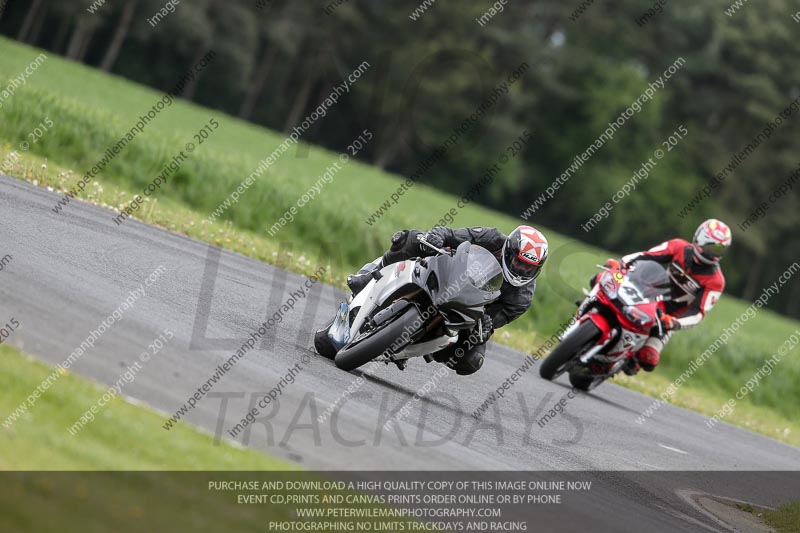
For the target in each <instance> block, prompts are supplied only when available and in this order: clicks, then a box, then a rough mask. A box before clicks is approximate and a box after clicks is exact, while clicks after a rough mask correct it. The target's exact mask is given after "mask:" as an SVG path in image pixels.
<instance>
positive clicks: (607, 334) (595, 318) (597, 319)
mask: <svg viewBox="0 0 800 533" xmlns="http://www.w3.org/2000/svg"><path fill="white" fill-rule="evenodd" d="M586 320H591V321H592V322H594V325H595V326H597V329H599V330H600V331H601V332H602V333H603V335H602V336H601V337H600V339H599V340H598V341H597V344H603V343H605V342H608V340H609V339H610V338H611V331H612V330H611V324H609V323H608V320H606V319H605V317H604V316H603V315H601V314H600V313H589V314H586V315H583V316H582V317H581V319H580V321H581V322H585V321H586Z"/></svg>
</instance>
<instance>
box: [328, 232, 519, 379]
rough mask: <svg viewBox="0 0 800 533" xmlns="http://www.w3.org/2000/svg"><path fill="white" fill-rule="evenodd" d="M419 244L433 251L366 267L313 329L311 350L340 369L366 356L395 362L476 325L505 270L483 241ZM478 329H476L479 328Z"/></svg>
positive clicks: (423, 353) (426, 352)
mask: <svg viewBox="0 0 800 533" xmlns="http://www.w3.org/2000/svg"><path fill="white" fill-rule="evenodd" d="M419 241H420V243H422V244H423V245H425V246H428V247H429V248H431V249H432V250H435V251H436V252H437V253H438V255H435V256H431V257H422V258H414V259H408V260H406V261H401V262H399V263H395V264H392V265H389V266H386V267H384V268H382V269H380V270H376V271H374V272H372V278H373V279H371V280H370V281H369V283H368V284H367V285H366V287H364V289H362V290H361V292H359V293H358V294H357V295H356V296H354V297H353V296H351V297H350V298H349V299H348V301H347V302H343V303H342V304H341V305H340V306H339V310H338V312H337V313H336V316H335V317H334V318H333V320H332V321H331V322H329V323H328V325H327V326H325V327H324V328H322V329H320V330H318V331H317V332H316V334H315V335H314V347H315V349H316V350H317V353H319V354H320V355H322V356H324V357H327V358H329V359H333V360H334V362H335V363H336V366H337V367H339V368H341V369H342V370H348V371H349V370H353V369H356V368H358V367H360V366H362V365H365V364H367V363H368V362H370V361H373V360H375V361H380V362H384V363H386V364H388V363H395V364H397V366H398V367H399V368H400V369H401V370H403V369H404V368H405V366H406V364H407V362H408V360H409V359H412V358H414V357H424V358H425V360H426V361H428V362H430V361H432V360H433V359H432V357H431V356H432V354H435V353H436V352H438V351H440V350H443V349H445V348H447V347H449V346H451V345H453V344H454V343H455V342H456V341H457V340H458V336H459V332H460V331H463V330H471V329H473V328H474V327H475V325H476V324H478V328H480V318H481V316H483V314H484V312H485V308H486V306H487V305H489V304H491V303H492V302H494V301H495V300H497V299H498V298H499V297H500V286H501V285H502V284H503V272H502V269H501V268H500V264H499V263H498V261H497V259H495V257H494V255H492V254H491V252H489V251H488V250H486V249H485V248H483V247H481V246H478V245H474V244H471V243H469V242H464V243H461V244H460V245H459V246H458V248H457V249H455V250H444V249H441V248H437V247H435V246H432V245H431V244H429V243H428V242H427V241H425V240H424V238H422V236H421V235H420V237H419ZM478 333H479V335H482V332H481V331H479V332H478Z"/></svg>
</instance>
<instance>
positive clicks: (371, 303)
mask: <svg viewBox="0 0 800 533" xmlns="http://www.w3.org/2000/svg"><path fill="white" fill-rule="evenodd" d="M415 263H416V262H415V261H413V260H406V261H401V262H400V263H394V264H392V265H389V266H386V267H383V268H382V269H381V270H380V273H381V276H382V277H381V279H379V280H375V279H373V280H371V281H370V282H369V283H368V284H367V286H366V287H364V289H362V290H361V292H359V293H358V294H357V295H356V297H355V298H353V301H352V302H350V309H354V308H356V307H358V308H359V310H358V314H356V317H355V319H354V320H353V323H352V324H351V326H350V335H351V339H354V338H355V337H356V333H357V332H358V331H359V330H360V329H361V326H363V325H364V322H365V321H366V320H367V318H368V317H369V316H370V315H371V314H372V312H373V311H374V310H375V308H376V307H379V306H380V305H381V304H383V303H384V302H385V301H386V298H388V297H389V296H390V295H392V294H394V292H395V291H397V289H398V288H400V287H402V286H403V285H408V284H410V283H412V280H411V278H412V275H413V272H414V265H415ZM457 339H458V336H454V337H448V336H442V337H440V338H438V339H433V340H429V341H426V342H424V343H420V344H413V345H410V346H408V347H407V348H406V349H405V350H403V351H402V352H400V353H399V354H397V356H395V357H394V358H395V359H404V358H411V357H419V356H423V355H427V354H431V353H434V352H437V351H439V350H441V349H442V348H446V347H447V346H449V345H450V344H452V343H454V342H455V341H456V340H457Z"/></svg>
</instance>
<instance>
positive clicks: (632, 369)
mask: <svg viewBox="0 0 800 533" xmlns="http://www.w3.org/2000/svg"><path fill="white" fill-rule="evenodd" d="M639 368H640V367H639V361H637V360H636V357H628V360H627V361H625V364H624V365H623V366H622V371H623V372H625V374H627V375H629V376H635V375H636V374H638V373H639Z"/></svg>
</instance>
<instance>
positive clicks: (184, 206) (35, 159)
mask: <svg viewBox="0 0 800 533" xmlns="http://www.w3.org/2000/svg"><path fill="white" fill-rule="evenodd" d="M39 53H40V51H39V50H35V49H32V48H29V47H25V46H23V45H20V44H18V43H14V42H11V41H8V40H4V39H0V82H4V81H5V80H6V79H8V78H12V77H14V76H17V75H18V74H20V73H21V72H22V71H23V70H24V69H25V67H26V66H27V65H28V64H29V63H30V62H31V60H32V59H33V58H34V57H36V56H37V55H38V54H39ZM3 85H5V83H3ZM160 98H161V94H159V93H157V92H155V91H152V90H150V89H146V88H143V87H141V86H137V85H135V84H132V83H130V82H127V81H125V80H123V79H121V78H116V77H113V76H108V75H105V74H103V73H101V72H98V71H95V70H92V69H88V68H86V67H84V66H81V65H78V64H75V63H72V62H67V61H64V60H62V59H60V58H58V57H56V56H50V57H48V59H47V60H46V61H45V62H44V64H43V65H42V66H41V67H40V68H39V69H38V70H37V71H36V72H35V73H34V74H33V75H32V76H31V77H30V78H29V79H28V81H27V83H26V84H25V85H24V86H22V87H20V88H19V89H17V91H16V93H15V94H14V95H13V96H12V97H11V98H8V99H7V100H6V101H5V102H4V103H3V107H2V109H0V163H2V161H3V160H4V159H6V158H7V156H8V154H9V153H10V152H11V151H12V150H17V151H18V148H17V147H18V144H19V142H20V141H21V140H23V139H25V138H26V137H27V135H28V134H29V133H30V132H31V131H33V130H34V129H35V128H36V127H37V126H39V125H40V124H41V123H42V122H43V121H45V119H49V120H50V121H52V123H53V126H52V128H50V129H49V131H47V132H45V133H44V135H43V136H42V138H41V139H40V140H39V141H37V142H36V143H35V144H33V145H32V146H31V150H30V152H27V153H24V154H20V160H19V161H17V162H16V163H14V164H11V165H10V167H11V168H10V171H9V173H10V174H11V175H14V176H16V177H18V178H21V179H25V180H28V181H30V182H33V183H36V184H38V185H40V186H44V187H52V188H54V189H55V190H56V191H59V192H63V190H64V189H65V188H67V187H68V186H70V185H72V184H74V183H75V182H76V181H77V180H78V179H79V177H80V176H82V175H83V174H84V173H85V172H86V171H87V170H88V169H89V168H91V166H92V165H93V164H94V163H95V162H96V161H97V160H98V159H99V158H101V157H102V155H103V153H104V152H105V150H106V148H108V147H110V146H112V145H114V144H116V143H117V141H118V140H119V138H120V137H121V136H122V135H124V133H125V132H127V131H129V130H130V129H131V127H132V126H133V125H134V124H135V122H136V121H137V119H138V116H139V115H141V114H145V113H146V112H147V111H148V110H149V109H150V108H151V107H152V106H153V105H154V104H155V103H156V102H157V101H158V100H159V99H160ZM212 118H214V119H216V120H217V121H218V122H219V124H220V126H219V129H217V130H216V131H215V132H214V133H213V134H212V135H211V136H210V137H209V140H207V141H205V142H204V143H203V144H202V145H201V146H198V149H197V150H196V151H195V152H194V154H193V155H192V157H191V158H190V159H189V160H188V161H187V162H186V163H184V164H183V166H182V167H181V169H180V170H179V171H178V172H177V174H176V175H174V176H172V177H170V178H169V180H168V182H167V184H166V185H165V186H163V187H162V188H161V189H160V191H158V192H157V193H156V195H155V198H156V199H155V200H153V201H150V200H149V199H148V201H147V202H146V203H145V206H144V207H143V208H142V209H141V210H140V211H139V212H138V215H137V216H138V218H140V219H142V220H145V221H147V222H150V223H153V224H156V225H159V226H162V227H165V228H168V229H170V230H173V231H176V232H180V233H184V234H186V235H189V236H191V237H194V238H197V239H200V240H204V241H207V242H213V243H216V244H219V245H220V246H223V247H226V248H229V249H232V250H235V251H238V252H241V253H244V254H247V255H250V256H252V257H255V258H257V259H260V260H263V261H267V262H270V263H273V264H276V265H279V266H281V267H285V268H288V269H290V270H294V271H299V272H304V273H310V272H312V271H313V270H315V269H316V267H317V266H318V265H321V264H322V265H328V266H329V267H330V268H329V271H330V273H331V274H330V276H328V278H327V280H326V281H328V282H331V283H334V284H337V285H339V286H343V280H344V277H345V275H346V274H347V273H348V272H350V271H353V270H355V269H356V268H357V267H359V266H360V265H361V264H363V263H364V262H365V261H367V260H371V259H372V258H374V257H376V256H377V255H378V254H380V253H381V252H382V251H383V250H384V249H385V248H386V245H387V242H388V239H389V236H390V235H391V234H392V233H393V232H394V231H396V230H397V229H398V228H409V227H417V228H423V229H426V228H428V227H430V226H431V225H433V224H434V223H435V222H436V221H437V220H438V219H440V218H441V216H442V215H443V214H444V213H445V212H447V211H448V210H449V209H450V208H452V207H455V205H456V201H457V198H456V197H454V196H451V195H447V194H444V193H441V192H438V191H436V190H434V189H431V188H429V187H426V186H425V185H424V184H418V185H416V186H414V187H413V188H412V189H411V190H410V191H408V192H406V193H405V195H404V196H403V197H402V198H401V199H400V201H399V203H398V205H396V206H393V207H392V209H390V210H389V211H388V212H387V213H386V214H385V215H384V216H383V217H382V218H380V219H379V221H378V222H377V223H375V224H374V225H372V226H370V225H368V224H366V223H365V220H366V219H367V218H368V217H369V215H370V214H372V213H373V212H374V211H375V210H376V209H377V208H378V207H379V206H380V205H381V204H382V203H383V202H384V201H386V200H387V199H388V198H389V196H390V195H391V193H392V192H394V191H395V190H396V189H397V188H398V186H399V185H400V183H402V181H403V180H404V178H403V177H400V176H393V175H390V174H387V173H385V172H383V171H381V170H380V169H377V168H375V167H371V166H368V165H365V164H361V163H358V162H354V161H353V162H350V163H348V164H347V165H346V166H345V167H344V168H343V170H342V171H341V172H339V173H338V174H336V176H335V177H334V179H333V181H332V182H331V183H330V184H328V185H326V186H325V188H324V190H323V192H322V194H321V195H320V196H319V197H318V198H316V199H315V200H313V201H312V202H311V203H310V204H309V205H307V206H305V207H304V208H302V209H300V210H299V212H298V213H297V215H296V219H295V220H294V222H292V223H290V224H288V225H286V226H285V227H284V228H283V229H282V230H281V231H280V232H279V233H278V234H277V236H276V237H275V238H269V237H268V234H267V231H266V229H267V228H268V227H270V226H272V225H273V224H274V223H275V222H276V221H277V220H278V219H279V218H280V217H281V216H282V215H283V214H284V213H285V212H286V210H287V209H288V207H289V206H290V205H292V204H294V203H295V202H296V201H297V199H298V198H299V197H300V196H302V195H303V194H304V193H305V192H306V191H307V190H308V189H309V187H311V186H312V185H313V184H314V183H317V182H318V180H319V179H320V176H321V175H322V174H323V173H324V172H325V170H326V168H328V167H329V166H330V165H331V164H332V163H333V162H334V161H335V160H336V158H337V157H338V154H334V153H332V152H330V151H327V150H324V149H320V148H317V147H313V146H312V147H308V146H305V145H302V146H301V147H300V148H299V149H298V147H293V148H291V149H290V150H289V151H288V152H287V153H286V154H284V155H283V156H281V157H280V158H279V159H278V160H277V162H276V163H275V164H274V165H273V166H271V167H270V168H269V170H268V171H267V172H266V173H265V174H264V175H263V176H261V177H260V178H258V179H257V181H256V183H255V184H254V185H253V186H252V187H251V188H250V189H249V190H247V191H246V192H245V193H243V194H242V196H241V200H240V201H239V202H238V203H237V204H236V205H235V206H233V207H232V208H231V209H228V210H227V211H226V212H225V215H224V216H223V222H213V223H208V222H207V221H206V220H205V219H206V217H207V216H208V215H209V214H211V213H212V212H213V211H214V210H215V209H216V208H217V207H218V206H219V204H220V203H221V202H222V201H223V200H224V199H225V198H226V197H227V195H228V194H230V193H231V192H233V191H234V190H235V189H236V188H237V186H238V185H239V184H240V183H241V182H242V181H243V180H244V179H245V178H246V177H247V176H248V175H250V174H251V173H252V172H253V171H254V170H255V169H256V167H257V166H258V164H259V161H260V160H261V159H263V158H265V157H266V156H267V155H269V154H270V153H272V151H273V150H274V149H275V147H276V146H277V145H279V144H280V143H281V142H282V141H283V139H284V138H285V137H286V136H285V134H280V133H276V132H272V131H269V130H265V129H263V128H258V127H255V126H252V125H250V124H247V123H245V122H242V121H240V120H238V119H235V118H232V117H230V116H227V115H223V114H220V113H218V112H214V111H211V110H209V109H205V108H201V107H198V106H195V105H192V104H189V103H185V102H176V103H175V104H174V105H172V106H171V107H169V108H167V109H166V110H164V111H163V112H162V113H161V114H160V115H159V116H158V117H157V118H156V119H154V120H153V121H152V123H151V124H150V125H148V127H147V129H146V130H145V131H144V133H142V134H141V135H139V136H138V137H137V138H136V139H135V140H134V141H133V142H132V143H131V144H130V145H129V146H128V147H127V148H125V149H124V151H123V152H122V153H121V154H120V155H119V156H118V157H117V158H116V159H115V160H114V161H113V162H112V163H111V164H109V165H108V167H106V169H105V170H104V171H103V173H102V174H101V176H100V177H99V178H97V179H96V180H93V182H92V183H91V184H90V185H89V186H88V187H87V192H86V193H84V194H83V195H81V197H82V198H83V199H86V200H89V201H93V202H95V203H98V204H99V205H105V206H109V207H111V208H119V207H120V206H121V205H122V204H123V203H125V202H127V201H129V200H130V199H131V198H132V196H133V195H134V194H137V193H140V192H141V190H142V188H143V187H145V186H146V185H147V184H148V183H150V182H152V180H153V179H154V177H155V176H156V175H157V174H158V173H159V172H160V171H161V169H162V168H163V167H164V166H165V165H167V164H168V163H169V162H170V161H171V160H172V158H173V157H174V156H175V155H176V154H178V153H179V152H180V151H181V150H182V149H183V147H184V146H185V144H186V143H187V142H190V141H193V136H194V134H195V133H196V132H197V131H198V130H200V129H201V128H203V126H205V125H206V124H208V123H209V120H210V119H212ZM431 172H435V167H433V169H432V170H431ZM578 178H579V176H578V177H577V178H576V179H578ZM476 180H477V176H476V177H475V179H468V180H465V183H464V192H466V191H467V190H468V189H469V188H470V187H471V186H472V184H473V183H474V182H475V181H476ZM94 182H96V183H94ZM69 209H70V206H67V207H66V208H65V210H66V211H68V210H69ZM52 216H60V215H55V214H53V215H52ZM531 222H532V223H533V224H534V225H536V221H535V220H534V221H531ZM520 223H521V221H520V220H518V219H515V218H513V217H510V216H506V215H502V214H499V213H497V212H495V211H490V210H487V209H483V208H481V207H479V206H476V205H470V206H468V207H467V208H465V209H463V210H461V211H460V212H459V214H458V215H457V216H456V218H455V221H454V222H453V224H452V225H453V226H470V225H489V226H496V227H498V228H500V229H501V230H504V231H509V230H510V229H512V228H513V227H514V226H516V225H518V224H520ZM541 229H543V231H544V232H545V234H546V235H547V237H548V239H549V240H550V244H551V247H550V249H551V256H550V257H551V258H550V259H549V261H548V265H547V267H546V268H545V272H544V274H543V276H542V277H541V278H540V281H539V284H538V289H537V293H536V299H535V301H534V306H533V308H532V309H531V311H530V312H529V313H527V314H526V315H525V316H524V317H523V318H521V319H520V320H518V321H516V322H514V323H513V324H512V325H510V326H509V327H508V328H505V329H504V330H501V331H499V332H498V333H497V334H496V335H495V338H494V339H495V340H496V341H498V342H501V343H504V344H508V345H511V346H514V347H516V348H519V349H522V350H525V351H527V352H529V353H530V352H534V351H536V349H537V348H538V347H539V345H540V344H541V343H542V342H543V341H544V340H545V339H546V338H547V337H548V336H549V335H550V334H552V333H553V332H554V331H555V330H556V329H558V327H559V325H560V324H561V323H563V322H566V321H567V320H568V319H569V318H570V315H571V314H572V312H573V311H574V301H575V300H576V299H577V298H578V297H579V296H580V288H581V287H582V286H585V284H586V283H587V281H588V279H589V276H590V275H591V274H592V273H593V272H594V271H595V268H594V265H595V264H596V263H598V262H602V261H604V260H605V258H607V257H610V256H612V255H614V254H610V253H609V252H605V251H602V250H599V249H597V248H593V247H591V246H589V245H586V244H584V243H580V242H576V241H574V240H571V239H568V238H566V237H564V236H562V235H560V234H559V233H558V232H557V230H558V228H541ZM629 251H632V250H625V251H621V252H629ZM725 266H726V268H727V269H745V268H747V267H748V265H736V264H726V265H725ZM787 266H788V265H787ZM787 289H788V285H787V286H786V287H784V290H787ZM747 305H749V304H746V303H744V302H742V301H740V300H737V299H735V298H731V297H723V298H722V300H721V301H720V303H719V305H718V306H717V308H716V309H715V310H714V311H713V313H712V314H711V315H710V316H709V318H708V319H707V320H706V321H705V322H704V323H703V324H702V325H701V326H699V327H698V328H695V329H693V330H691V331H687V332H679V333H678V334H677V335H676V336H675V337H674V340H673V341H672V342H671V343H670V345H669V348H668V349H667V350H666V352H665V354H664V355H663V358H662V361H663V362H662V364H661V365H660V367H659V369H658V371H657V372H655V373H654V374H653V375H647V374H645V373H642V374H640V375H639V376H637V377H636V378H634V379H621V380H619V381H620V382H622V383H623V384H624V385H625V386H628V387H631V388H634V389H637V390H640V391H643V392H646V393H648V394H651V395H653V396H658V395H659V394H660V393H661V392H662V391H663V390H664V389H665V388H666V386H668V385H669V382H670V381H671V380H673V379H674V378H676V377H677V376H678V375H680V374H681V373H682V372H683V371H684V370H685V369H686V367H687V364H688V363H689V361H691V360H692V359H694V358H695V357H697V356H698V355H699V354H700V353H701V352H702V351H703V350H705V349H706V348H707V347H708V346H709V345H710V344H712V343H713V342H714V341H715V340H716V338H717V337H718V335H719V334H720V332H721V331H722V330H723V328H725V327H727V326H729V325H730V324H731V323H732V322H734V321H735V320H736V318H737V317H738V316H740V315H741V314H742V313H743V311H744V310H745V308H746V307H747ZM798 328H800V324H798V322H796V321H792V320H789V319H786V318H783V317H781V316H779V315H777V314H774V313H772V312H770V311H768V310H766V309H765V310H761V311H759V312H758V314H757V315H756V316H755V318H753V319H752V320H749V321H747V322H746V324H745V325H744V326H743V327H742V328H740V329H739V331H738V332H737V333H736V334H735V335H734V336H733V338H732V340H731V341H730V342H729V343H728V344H727V345H725V346H723V347H722V349H720V350H719V351H718V352H717V353H716V354H715V355H714V357H713V358H712V359H711V360H710V361H708V362H707V363H706V364H705V365H704V366H703V367H702V368H701V369H700V370H698V371H697V372H696V373H695V375H694V376H692V378H691V379H690V380H689V381H688V382H687V383H686V384H685V385H684V386H683V387H682V388H680V389H679V391H678V392H677V393H676V394H675V395H674V396H673V397H672V399H671V400H672V401H673V402H674V403H677V404H679V405H683V406H686V407H689V408H692V409H695V410H698V411H700V412H703V413H705V414H713V413H714V412H715V411H716V410H717V409H719V408H720V407H721V406H722V404H723V403H724V402H726V401H727V400H728V399H729V398H730V397H732V396H733V395H734V394H736V391H738V390H739V389H740V387H742V386H743V385H744V384H745V382H747V380H748V379H750V378H751V376H752V375H753V374H754V373H755V372H756V371H757V369H758V368H759V367H761V366H762V365H763V362H764V360H765V359H766V358H768V357H770V356H771V355H772V354H773V353H775V351H776V350H777V349H778V346H779V345H780V344H781V343H782V342H783V341H784V340H785V339H787V338H788V337H789V336H790V335H791V334H792V333H793V332H795V331H796V330H797V329H798ZM792 355H793V354H792ZM798 372H800V362H798V358H797V357H792V356H786V357H784V358H783V361H782V362H781V364H780V367H779V368H778V371H776V372H774V373H773V374H772V375H770V376H768V377H767V378H765V379H764V380H763V384H762V385H761V386H759V387H757V388H756V389H755V390H754V391H753V392H752V393H750V394H749V395H748V396H747V398H746V399H745V400H744V401H741V402H738V405H737V408H736V411H735V412H734V413H733V415H731V416H729V417H728V418H726V420H727V421H731V422H733V423H736V424H739V425H742V426H745V427H748V428H749V429H753V430H756V431H760V432H762V433H764V434H767V435H769V436H771V437H774V438H777V439H780V440H783V441H785V442H790V443H793V444H800V424H798V423H797V422H796V406H797V405H799V404H800V388H798V387H797V386H796V377H795V376H797V375H798ZM651 423H652V422H651Z"/></svg>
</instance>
